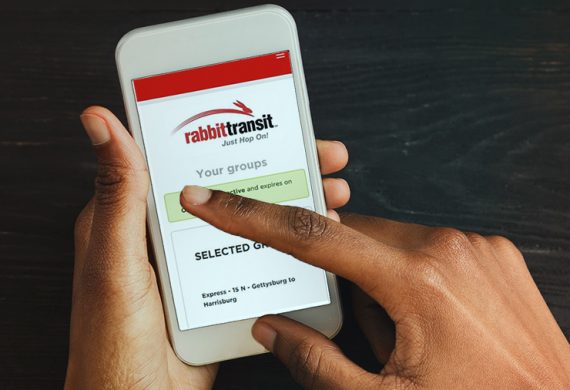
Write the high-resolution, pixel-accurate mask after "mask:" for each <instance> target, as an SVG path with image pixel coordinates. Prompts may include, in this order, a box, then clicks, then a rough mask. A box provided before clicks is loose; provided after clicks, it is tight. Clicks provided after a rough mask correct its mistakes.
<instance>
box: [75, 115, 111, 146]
mask: <svg viewBox="0 0 570 390" xmlns="http://www.w3.org/2000/svg"><path fill="white" fill-rule="evenodd" d="M79 118H80V119H81V123H83V127H84V128H85V132H86V133H87V135H88V136H89V139H90V140H91V143H92V144H93V145H101V144H104V143H105V142H107V141H109V140H110V139H111V133H110V132H109V128H108V127H107V124H106V123H105V121H104V120H103V119H101V118H100V117H98V116H97V115H92V114H83V115H81V116H80V117H79Z"/></svg>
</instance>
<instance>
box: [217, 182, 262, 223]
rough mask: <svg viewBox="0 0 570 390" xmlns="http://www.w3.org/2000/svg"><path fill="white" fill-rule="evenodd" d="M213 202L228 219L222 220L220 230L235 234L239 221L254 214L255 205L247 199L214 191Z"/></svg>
mask: <svg viewBox="0 0 570 390" xmlns="http://www.w3.org/2000/svg"><path fill="white" fill-rule="evenodd" d="M213 197H215V198H217V199H215V202H216V203H217V204H218V205H219V206H220V208H221V209H222V210H224V211H225V212H226V213H227V215H228V218H224V220H223V225H224V226H223V227H222V230H225V231H228V232H230V233H231V232H235V231H236V227H237V226H238V225H239V223H240V222H239V221H240V220H243V219H245V218H248V217H249V216H250V215H252V214H253V213H255V210H256V203H255V202H254V201H252V200H251V199H249V198H244V197H242V196H237V195H234V194H230V193H226V192H220V191H214V194H213Z"/></svg>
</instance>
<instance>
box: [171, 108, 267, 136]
mask: <svg viewBox="0 0 570 390" xmlns="http://www.w3.org/2000/svg"><path fill="white" fill-rule="evenodd" d="M233 104H234V106H235V107H237V108H216V109H212V110H207V111H203V112H200V113H198V114H196V115H193V116H191V117H190V118H188V119H185V120H184V121H182V122H181V123H180V124H179V125H178V126H176V127H175V128H174V130H172V134H176V133H178V132H179V131H180V130H181V129H183V128H185V127H187V126H189V125H190V124H191V123H192V122H194V121H197V120H199V119H201V118H204V117H207V116H211V115H219V114H235V115H244V116H248V117H251V118H254V119H250V120H246V121H242V122H230V121H226V122H218V123H214V124H208V125H206V126H205V127H204V126H202V125H200V126H198V128H197V129H195V130H190V131H186V132H185V133H184V141H185V142H186V143H187V144H193V143H198V142H204V141H210V140H214V139H219V138H225V137H233V136H237V135H244V134H247V133H251V132H254V131H263V130H267V129H272V128H274V127H277V125H276V124H274V123H273V117H272V116H271V114H263V115H262V116H261V117H260V118H256V117H255V115H254V114H253V110H252V109H251V108H249V107H248V106H246V105H245V104H244V103H242V102H240V101H239V100H236V101H235V102H234V103H233Z"/></svg>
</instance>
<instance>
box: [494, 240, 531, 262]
mask: <svg viewBox="0 0 570 390" xmlns="http://www.w3.org/2000/svg"><path fill="white" fill-rule="evenodd" d="M487 241H488V242H489V243H490V244H491V246H492V247H493V248H494V249H495V250H497V251H498V252H500V253H505V254H508V255H509V257H512V258H513V259H515V260H519V261H522V262H524V257H523V255H522V253H521V251H520V250H519V248H517V246H516V245H515V244H514V243H513V242H512V241H511V240H509V239H508V238H506V237H503V236H498V235H497V236H489V237H487Z"/></svg>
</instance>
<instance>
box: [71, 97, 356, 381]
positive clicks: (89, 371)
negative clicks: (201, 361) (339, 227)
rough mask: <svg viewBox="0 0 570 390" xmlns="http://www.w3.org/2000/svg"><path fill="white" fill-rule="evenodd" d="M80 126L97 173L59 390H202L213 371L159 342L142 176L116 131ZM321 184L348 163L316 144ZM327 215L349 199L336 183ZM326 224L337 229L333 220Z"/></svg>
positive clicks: (85, 118)
mask: <svg viewBox="0 0 570 390" xmlns="http://www.w3.org/2000/svg"><path fill="white" fill-rule="evenodd" d="M81 120H82V122H83V125H84V127H85V130H86V131H87V134H88V135H89V137H90V138H91V141H92V143H93V144H94V149H95V152H96V154H97V159H98V163H99V170H98V173H97V179H96V190H95V195H94V197H93V198H92V199H91V200H90V201H89V203H88V204H87V206H86V207H85V208H84V209H83V211H82V212H81V214H80V215H79V217H78V218H77V222H76V225H75V269H74V274H73V299H72V311H71V330H70V346H69V361H68V368H67V376H66V381H65V388H66V389H147V388H153V389H154V388H157V389H162V388H191V389H209V388H211V387H212V385H213V383H214V379H215V377H216V373H217V370H218V365H217V364H210V365H207V366H202V367H192V366H187V365H186V364H184V363H182V362H181V361H180V360H178V358H177V357H176V355H175V353H174V351H173V349H172V347H171V345H170V343H169V341H168V336H167V330H166V326H165V320H164V314H163V310H162V303H161V299H160V294H159V290H158V285H157V281H156V277H155V274H154V270H153V268H152V266H151V264H150V263H149V260H148V253H147V236H146V225H145V223H146V205H147V203H146V201H147V193H148V190H149V177H148V171H147V167H146V164H145V161H144V159H143V156H142V154H141V152H140V150H139V148H138V147H137V145H136V144H135V143H134V141H133V139H132V137H131V136H130V135H129V133H128V132H127V130H126V129H125V128H124V127H123V125H122V124H121V123H120V121H119V120H118V119H117V118H116V117H115V116H114V115H113V114H112V113H111V112H110V111H109V110H107V109H105V108H102V107H90V108H88V109H86V110H85V111H84V112H83V114H82V115H81ZM317 148H318V153H319V160H320V165H321V173H322V174H330V173H335V172H337V171H339V170H341V169H342V168H343V167H344V166H345V165H346V163H347V161H348V153H347V151H346V148H345V147H344V145H343V144H341V143H340V142H329V141H318V142H317ZM323 186H324V190H325V198H326V202H327V206H328V207H329V208H330V209H333V208H336V207H340V206H343V205H344V204H345V203H346V202H347V201H348V198H349V196H350V190H349V187H348V184H347V183H346V182H345V181H344V180H342V179H333V178H326V179H323ZM328 215H329V217H330V218H333V219H336V220H338V215H337V214H336V212H334V211H333V210H329V211H328Z"/></svg>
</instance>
